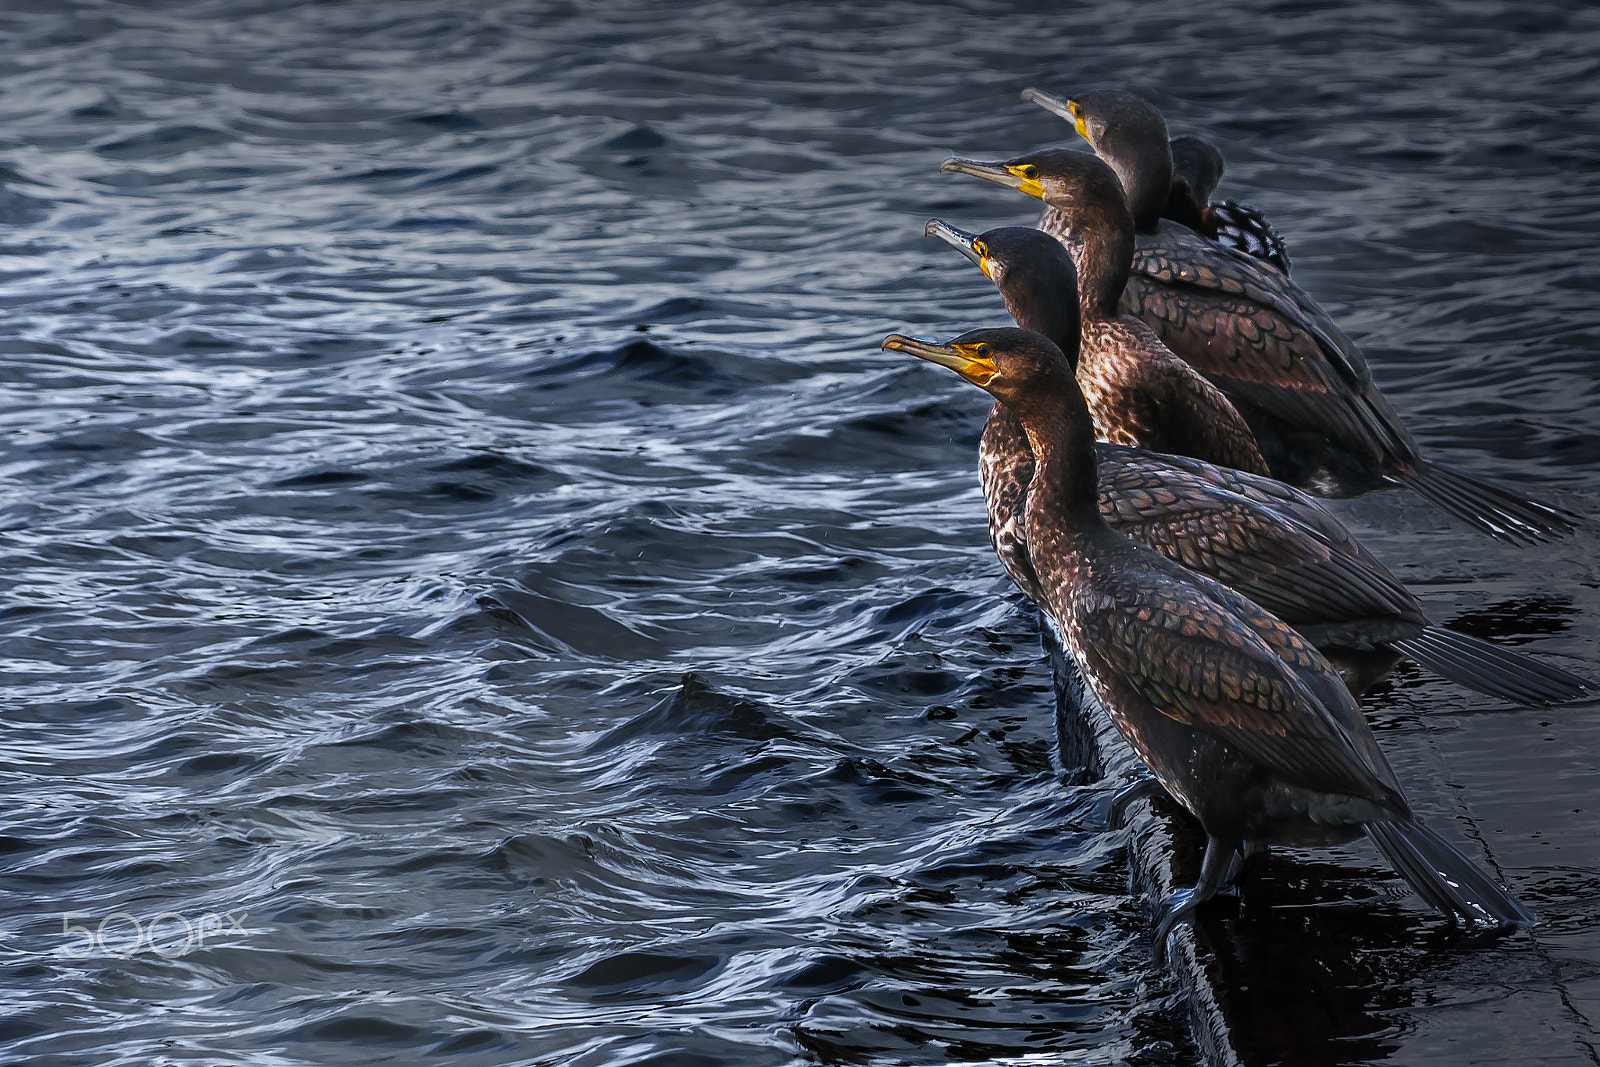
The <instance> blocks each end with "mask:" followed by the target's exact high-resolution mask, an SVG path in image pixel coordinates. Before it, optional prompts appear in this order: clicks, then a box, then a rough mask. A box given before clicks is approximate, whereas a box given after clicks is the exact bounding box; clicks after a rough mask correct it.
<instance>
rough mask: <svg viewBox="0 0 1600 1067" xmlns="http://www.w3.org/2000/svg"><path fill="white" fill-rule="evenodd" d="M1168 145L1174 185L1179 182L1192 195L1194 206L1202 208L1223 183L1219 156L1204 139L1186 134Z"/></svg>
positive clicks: (1212, 146) (1219, 153)
mask: <svg viewBox="0 0 1600 1067" xmlns="http://www.w3.org/2000/svg"><path fill="white" fill-rule="evenodd" d="M1170 144H1171V145H1172V181H1173V183H1174V184H1176V183H1177V182H1178V180H1179V179H1180V178H1181V179H1182V180H1183V181H1184V183H1185V184H1187V185H1188V186H1189V192H1190V193H1192V194H1194V199H1195V202H1196V203H1197V204H1198V205H1199V206H1200V207H1202V208H1203V207H1205V206H1206V205H1207V204H1209V203H1210V202H1211V194H1212V193H1214V192H1216V191H1217V186H1218V184H1220V183H1221V181H1222V153H1221V152H1219V151H1217V146H1216V145H1214V144H1212V143H1211V142H1210V141H1208V140H1206V139H1205V138H1204V137H1196V136H1194V135H1193V134H1188V133H1184V134H1179V135H1178V136H1177V137H1174V138H1173V139H1172V140H1171V142H1170Z"/></svg>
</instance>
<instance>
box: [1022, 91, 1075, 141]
mask: <svg viewBox="0 0 1600 1067" xmlns="http://www.w3.org/2000/svg"><path fill="white" fill-rule="evenodd" d="M1022 99H1024V100H1028V101H1031V102H1032V103H1035V104H1038V105H1039V106H1040V107H1042V108H1044V109H1045V110H1046V111H1048V112H1050V114H1052V115H1056V116H1058V117H1060V118H1064V119H1066V120H1067V121H1068V122H1070V123H1072V128H1073V129H1075V130H1077V131H1078V133H1079V135H1080V136H1082V137H1083V139H1084V140H1085V141H1087V140H1088V139H1089V131H1088V130H1086V129H1084V127H1083V119H1081V118H1079V117H1078V116H1077V115H1074V114H1073V113H1072V102H1071V101H1070V100H1065V99H1063V98H1062V97H1059V96H1056V95H1054V94H1052V93H1047V92H1045V91H1044V90H1043V89H1024V90H1022Z"/></svg>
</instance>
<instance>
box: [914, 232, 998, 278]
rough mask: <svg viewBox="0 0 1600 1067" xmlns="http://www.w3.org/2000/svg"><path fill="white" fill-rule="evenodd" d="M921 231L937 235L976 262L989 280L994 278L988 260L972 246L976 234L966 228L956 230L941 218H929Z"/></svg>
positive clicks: (976, 236) (931, 235)
mask: <svg viewBox="0 0 1600 1067" xmlns="http://www.w3.org/2000/svg"><path fill="white" fill-rule="evenodd" d="M922 232H923V234H925V235H927V236H930V237H937V238H938V239H939V240H941V241H943V242H944V243H945V244H947V245H949V246H950V247H951V248H953V249H955V250H956V251H957V252H960V253H961V254H962V255H964V256H966V257H967V258H968V259H970V260H972V262H974V263H976V264H977V265H978V269H979V270H981V271H983V273H984V276H985V277H987V278H988V279H989V280H990V281H993V280H994V275H992V274H990V273H989V261H988V260H986V259H984V258H983V256H981V255H979V254H978V250H977V248H976V247H974V246H975V245H976V244H977V243H978V235H977V234H975V233H968V232H967V231H966V230H958V229H956V228H955V227H954V226H952V225H950V224H949V223H948V222H945V221H944V220H943V219H929V220H928V225H927V226H925V227H923V230H922Z"/></svg>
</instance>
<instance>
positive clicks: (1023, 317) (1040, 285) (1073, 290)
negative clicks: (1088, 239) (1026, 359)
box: [1000, 271, 1083, 371]
mask: <svg viewBox="0 0 1600 1067" xmlns="http://www.w3.org/2000/svg"><path fill="white" fill-rule="evenodd" d="M1001 279H1002V284H1001V286H1000V298H1001V299H1002V300H1004V301H1005V304H1006V310H1007V311H1009V312H1011V317H1012V318H1013V319H1015V320H1016V322H1017V325H1018V326H1020V327H1022V328H1023V329H1024V330H1032V331H1033V332H1034V333H1038V334H1043V335H1044V336H1045V337H1048V338H1049V339H1050V341H1051V343H1052V344H1054V345H1055V346H1056V347H1057V348H1059V349H1061V352H1062V354H1063V355H1065V356H1066V357H1067V362H1068V363H1070V364H1071V365H1072V369H1073V370H1074V371H1076V370H1077V369H1078V345H1079V342H1080V338H1081V336H1082V330H1083V326H1082V323H1081V322H1080V321H1079V318H1078V297H1077V286H1076V285H1075V284H1073V282H1072V280H1071V279H1063V278H1060V277H1041V276H1040V275H1038V274H1035V273H1033V272H1023V271H1019V272H1018V273H1017V274H1016V275H1012V274H1004V275H1001Z"/></svg>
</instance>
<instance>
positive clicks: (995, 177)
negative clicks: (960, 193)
mask: <svg viewBox="0 0 1600 1067" xmlns="http://www.w3.org/2000/svg"><path fill="white" fill-rule="evenodd" d="M939 169H940V170H953V171H955V172H956V173H958V174H970V175H972V176H973V177H974V178H982V179H983V180H984V181H990V182H994V183H995V184H997V185H1004V186H1006V187H1008V188H1011V189H1016V190H1018V191H1020V192H1024V193H1027V194H1028V195H1029V196H1035V197H1038V198H1039V199H1040V200H1043V199H1044V189H1043V187H1042V186H1040V185H1039V183H1038V182H1037V181H1033V180H1030V179H1028V178H1024V177H1022V176H1021V175H1020V174H1013V173H1012V172H1011V171H1010V170H1009V169H1008V168H1007V167H1006V165H1005V164H1004V163H983V162H980V161H979V160H976V159H962V158H961V157H959V156H952V157H950V158H949V159H947V160H945V161H944V163H943V164H941V165H940V167H939Z"/></svg>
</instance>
